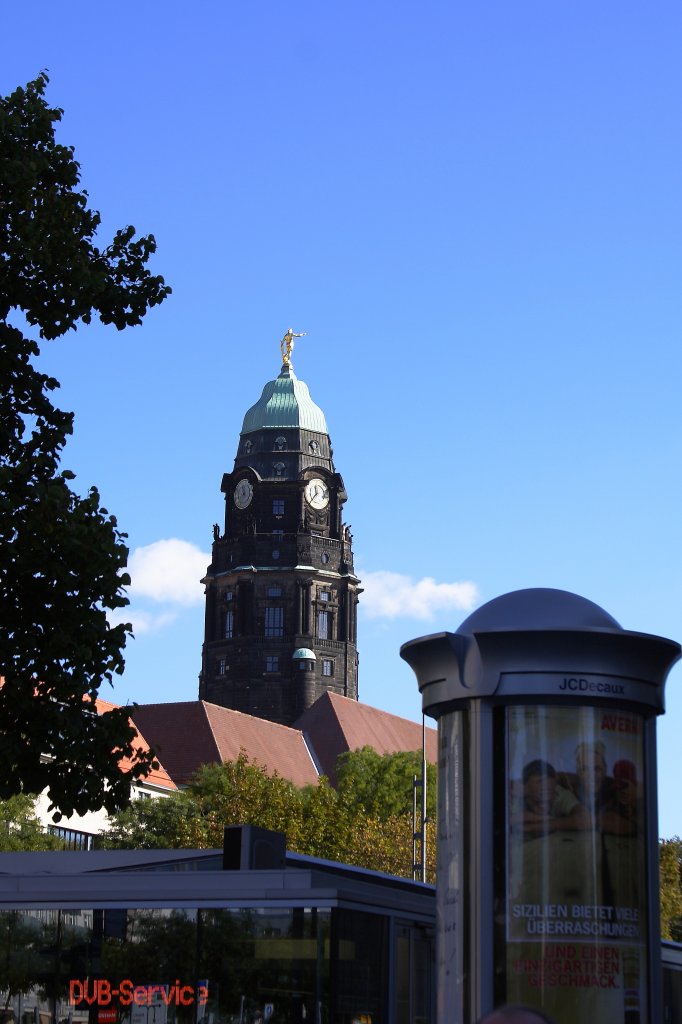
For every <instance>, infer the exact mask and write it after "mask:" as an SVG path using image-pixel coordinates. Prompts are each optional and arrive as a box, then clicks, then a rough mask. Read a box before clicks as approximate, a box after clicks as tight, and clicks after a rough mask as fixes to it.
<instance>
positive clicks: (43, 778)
mask: <svg viewBox="0 0 682 1024" xmlns="http://www.w3.org/2000/svg"><path fill="white" fill-rule="evenodd" d="M47 82H48V78H47V75H45V74H41V75H40V76H39V77H38V78H37V79H36V80H35V81H34V82H30V83H29V84H28V85H27V86H26V88H19V89H17V90H16V91H15V92H14V93H12V95H10V96H8V97H5V98H2V99H0V380H2V397H1V398H0V676H3V677H4V683H3V685H2V688H1V689H0V744H1V746H2V759H1V761H0V799H3V798H4V799H7V798H8V797H11V796H13V795H15V794H17V793H20V792H22V791H23V792H26V793H38V792H41V791H42V790H44V789H46V790H47V792H48V795H49V798H50V801H51V805H52V807H53V808H57V809H58V810H57V813H56V814H55V819H56V820H58V818H59V817H60V812H63V813H65V814H71V813H73V812H74V811H77V812H79V813H83V812H85V811H87V810H90V809H95V808H97V807H101V806H104V807H106V808H107V810H109V811H114V810H116V809H117V808H119V807H121V806H124V805H125V803H126V802H127V801H128V800H129V798H130V787H131V783H132V782H133V780H134V779H137V778H140V777H142V776H144V775H145V774H146V773H148V771H149V769H150V766H151V764H152V763H153V755H152V754H150V753H149V752H148V751H147V752H144V751H142V750H141V749H139V748H136V747H135V746H134V742H133V741H134V737H135V735H136V734H135V731H134V729H133V727H132V725H131V724H130V721H129V717H128V711H126V710H125V709H123V708H122V709H115V710H112V711H108V712H106V713H105V714H102V715H98V714H97V713H96V708H95V699H96V697H97V693H98V690H99V687H100V686H101V685H102V683H103V682H104V681H105V680H106V681H109V682H111V681H112V679H113V676H114V674H116V673H120V672H122V670H123V665H124V662H123V654H122V651H123V648H124V646H125V642H126V639H127V636H128V635H129V634H130V631H131V630H130V626H129V625H124V624H121V625H115V626H112V625H110V624H109V622H108V619H107V613H108V612H111V611H118V610H119V609H121V608H122V607H124V606H125V605H126V604H127V603H128V601H127V598H126V596H125V593H124V590H123V588H124V587H125V585H126V584H128V583H129V582H130V579H129V577H128V576H127V575H126V573H125V571H124V570H125V566H126V563H127V548H126V546H125V544H124V536H125V535H124V534H122V533H121V532H120V531H119V529H118V526H117V523H116V519H115V518H114V517H113V516H112V515H110V514H109V513H108V512H107V510H106V509H105V508H102V507H101V506H100V499H99V494H98V492H97V490H96V489H95V488H94V487H92V488H90V490H89V491H88V493H87V494H86V495H85V496H84V497H83V496H80V495H79V494H77V493H75V491H74V490H72V488H71V482H72V481H73V479H74V475H73V473H71V472H70V471H69V470H68V469H64V468H62V466H61V458H62V451H63V448H64V445H65V443H66V439H67V437H68V435H69V434H70V433H71V432H72V429H73V414H72V413H68V412H63V411H61V410H59V409H57V408H56V407H55V406H54V405H53V404H52V401H51V395H52V392H54V391H55V389H56V388H58V387H59V384H58V382H57V381H56V380H55V379H54V378H52V377H49V376H47V375H45V374H42V373H40V372H39V371H38V370H37V369H36V367H35V366H34V361H35V359H36V358H37V357H38V356H39V354H40V349H39V345H38V343H37V341H36V340H35V339H34V338H31V337H28V336H27V335H26V334H25V333H24V331H25V330H29V331H30V329H31V328H36V329H37V332H38V335H39V337H40V338H41V339H50V340H51V339H55V338H58V337H60V336H61V335H63V334H65V333H66V332H67V331H69V330H73V329H75V328H76V326H77V325H78V324H79V323H81V322H82V323H85V324H87V323H90V321H91V318H92V316H93V314H95V315H97V316H98V317H99V319H100V320H101V321H102V323H104V324H113V325H114V326H115V327H117V328H118V329H119V330H121V329H122V328H124V327H127V326H132V325H135V324H139V323H140V322H141V320H142V317H143V316H144V314H145V313H146V311H147V309H148V308H149V307H150V306H154V305H156V304H158V303H160V302H161V301H163V299H164V298H165V297H166V296H167V294H168V293H169V291H170V289H169V288H167V287H166V285H165V284H164V281H163V278H161V277H155V276H153V275H152V274H151V272H150V271H149V269H148V267H147V262H148V260H149V258H150V256H151V255H152V253H153V252H154V251H155V248H156V244H155V241H154V238H153V237H152V236H151V235H150V236H147V237H142V238H136V237H135V229H134V228H132V227H127V228H124V229H123V230H121V231H118V232H117V233H116V235H115V236H114V238H113V241H111V242H110V243H109V244H108V245H107V246H105V247H104V248H99V247H98V246H96V245H95V240H94V239H95V235H96V232H97V228H98V226H99V223H100V217H99V214H98V213H97V212H96V211H93V210H90V209H89V208H88V202H87V199H88V197H87V193H86V192H85V191H82V190H80V189H79V184H80V167H79V165H78V163H77V162H76V161H75V159H74V155H73V153H74V151H73V148H72V147H67V146H63V145H60V144H58V143H57V141H56V139H55V124H56V123H58V122H59V120H60V119H61V116H62V111H61V110H59V109H53V108H50V107H49V106H48V104H47V102H46V100H45V97H44V93H45V88H46V86H47ZM123 757H126V758H129V759H130V761H131V767H130V769H129V770H127V771H126V772H123V771H122V770H121V768H120V761H121V759H122V758H123Z"/></svg>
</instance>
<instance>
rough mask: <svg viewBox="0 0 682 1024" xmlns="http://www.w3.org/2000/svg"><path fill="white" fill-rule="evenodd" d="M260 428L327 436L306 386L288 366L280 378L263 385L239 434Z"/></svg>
mask: <svg viewBox="0 0 682 1024" xmlns="http://www.w3.org/2000/svg"><path fill="white" fill-rule="evenodd" d="M263 427H298V428H300V429H303V430H315V431H317V432H318V433H320V434H328V433H329V431H328V430H327V423H326V420H325V418H324V413H323V412H322V410H321V409H320V407H319V406H318V405H315V403H314V402H313V400H312V398H311V397H310V392H309V391H308V385H307V384H304V383H303V381H302V380H299V379H298V377H297V376H296V374H295V373H294V371H293V369H292V367H291V366H287V365H284V366H283V367H282V369H281V371H280V374H279V377H277V378H276V380H271V381H269V382H268V383H267V384H266V385H265V387H264V388H263V394H262V395H261V396H260V398H259V399H258V401H257V402H256V404H255V405H252V406H251V408H250V409H249V411H248V412H247V414H246V416H245V417H244V423H243V426H242V434H250V433H251V432H252V431H254V430H261V429H262V428H263Z"/></svg>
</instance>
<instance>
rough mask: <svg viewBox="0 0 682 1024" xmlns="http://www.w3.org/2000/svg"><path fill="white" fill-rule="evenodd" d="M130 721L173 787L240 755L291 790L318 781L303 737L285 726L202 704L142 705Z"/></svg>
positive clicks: (197, 701) (200, 702)
mask: <svg viewBox="0 0 682 1024" xmlns="http://www.w3.org/2000/svg"><path fill="white" fill-rule="evenodd" d="M133 717H134V720H135V724H136V725H137V727H138V728H139V729H140V730H141V731H142V732H144V734H145V736H147V737H148V738H149V742H150V744H151V745H152V746H153V747H154V749H155V750H156V751H158V754H159V757H161V758H162V759H163V763H164V765H165V766H166V767H167V769H168V772H169V774H170V776H171V778H173V780H174V781H175V782H176V783H177V785H178V786H182V785H186V784H187V783H188V782H189V780H190V778H191V777H192V775H193V774H194V773H195V772H196V771H197V769H199V768H200V767H201V766H202V765H204V764H215V763H218V764H221V763H222V762H224V761H234V760H236V759H237V758H238V757H239V754H240V752H241V751H244V753H245V754H246V756H247V757H248V759H249V760H250V761H255V762H257V763H258V764H260V765H262V766H263V767H264V768H265V769H266V771H267V772H269V773H270V774H274V773H275V772H277V774H278V775H281V776H282V777H283V778H285V779H289V780H290V781H291V782H293V783H294V785H296V786H307V785H314V784H315V783H316V782H317V779H318V773H317V770H316V768H315V765H314V763H313V761H312V758H311V756H310V753H309V751H308V748H307V747H306V745H305V742H304V739H303V736H302V734H301V733H300V732H299V731H298V730H297V729H290V728H288V727H287V726H286V725H278V724H277V723H276V722H268V721H266V720H265V719H263V718H254V717H253V716H251V715H244V714H242V713H241V712H240V711H232V710H231V709H230V708H223V707H219V706H218V705H217V704H209V703H207V702H206V701H203V700H194V701H184V702H181V703H176V704H142V705H140V706H139V707H138V708H136V709H135V711H134V713H133Z"/></svg>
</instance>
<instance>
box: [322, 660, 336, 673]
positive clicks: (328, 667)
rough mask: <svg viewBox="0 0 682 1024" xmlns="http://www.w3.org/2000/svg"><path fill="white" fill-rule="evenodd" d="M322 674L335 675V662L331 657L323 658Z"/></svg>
mask: <svg viewBox="0 0 682 1024" xmlns="http://www.w3.org/2000/svg"><path fill="white" fill-rule="evenodd" d="M322 675H323V676H333V675H334V662H333V661H332V660H331V659H330V658H323V660H322Z"/></svg>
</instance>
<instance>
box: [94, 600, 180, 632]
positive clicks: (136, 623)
mask: <svg viewBox="0 0 682 1024" xmlns="http://www.w3.org/2000/svg"><path fill="white" fill-rule="evenodd" d="M177 617H178V613H177V612H176V611H165V612H147V611H144V610H143V609H142V608H136V607H134V606H133V605H128V606H127V607H126V608H121V609H117V610H116V611H115V612H111V614H110V615H109V622H110V623H111V625H112V626H116V625H118V624H119V623H120V622H130V623H131V624H132V627H133V634H134V635H135V636H139V635H140V633H155V632H156V631H157V630H160V629H165V627H166V626H170V624H171V623H172V622H175V620H176V619H177Z"/></svg>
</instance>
